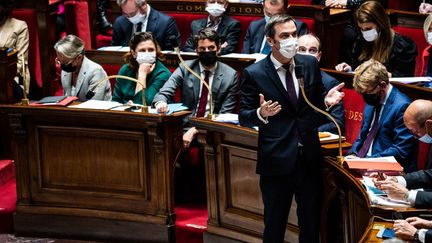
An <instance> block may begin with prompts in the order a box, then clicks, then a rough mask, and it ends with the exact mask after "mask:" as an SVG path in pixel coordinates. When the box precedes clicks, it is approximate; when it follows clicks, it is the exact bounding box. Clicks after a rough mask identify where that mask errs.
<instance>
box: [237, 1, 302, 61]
mask: <svg viewBox="0 0 432 243" xmlns="http://www.w3.org/2000/svg"><path fill="white" fill-rule="evenodd" d="M262 4H263V10H264V18H262V19H260V20H254V21H252V22H251V23H250V25H249V27H248V29H247V32H246V36H245V38H244V40H243V50H242V53H246V54H252V53H262V54H266V55H267V54H269V53H270V51H271V47H270V45H269V44H268V42H267V38H266V36H265V33H264V32H265V31H264V29H265V25H266V23H267V22H268V20H269V19H270V18H271V17H272V16H274V15H277V14H284V13H286V11H287V9H288V0H265V1H264V2H263V3H262ZM294 21H295V25H296V28H297V35H304V34H306V33H307V32H308V29H307V26H306V24H305V23H303V22H302V21H300V20H294Z"/></svg>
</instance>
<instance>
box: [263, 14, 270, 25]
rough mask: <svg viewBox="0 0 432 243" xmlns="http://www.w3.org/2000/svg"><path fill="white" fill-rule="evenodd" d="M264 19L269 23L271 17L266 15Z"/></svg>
mask: <svg viewBox="0 0 432 243" xmlns="http://www.w3.org/2000/svg"><path fill="white" fill-rule="evenodd" d="M264 19H265V22H266V23H268V21H269V20H270V16H268V15H267V14H265V13H264Z"/></svg>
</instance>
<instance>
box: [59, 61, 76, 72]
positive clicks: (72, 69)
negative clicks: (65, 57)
mask: <svg viewBox="0 0 432 243" xmlns="http://www.w3.org/2000/svg"><path fill="white" fill-rule="evenodd" d="M77 68H78V67H77V66H73V65H72V63H69V64H63V63H62V64H61V69H62V70H63V71H65V72H67V73H73V72H75V71H76V70H77Z"/></svg>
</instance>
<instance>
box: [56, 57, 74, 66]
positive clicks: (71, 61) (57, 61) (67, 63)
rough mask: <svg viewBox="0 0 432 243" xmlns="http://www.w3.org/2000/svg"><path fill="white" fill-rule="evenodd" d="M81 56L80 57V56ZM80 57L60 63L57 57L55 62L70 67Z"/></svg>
mask: <svg viewBox="0 0 432 243" xmlns="http://www.w3.org/2000/svg"><path fill="white" fill-rule="evenodd" d="M78 56H79V55H78ZM78 56H76V57H74V58H73V59H72V60H70V61H69V62H66V63H65V62H62V61H60V60H59V59H58V57H56V59H55V62H56V63H57V64H58V65H62V64H63V65H69V64H71V63H73V62H74V61H75V60H76V59H77V57H78Z"/></svg>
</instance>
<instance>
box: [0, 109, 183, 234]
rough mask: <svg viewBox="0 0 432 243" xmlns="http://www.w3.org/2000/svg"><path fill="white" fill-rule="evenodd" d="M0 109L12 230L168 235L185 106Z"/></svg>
mask: <svg viewBox="0 0 432 243" xmlns="http://www.w3.org/2000/svg"><path fill="white" fill-rule="evenodd" d="M0 112H4V113H6V114H7V115H8V117H9V125H10V129H11V131H12V133H13V140H12V145H13V146H12V147H13V154H14V160H15V163H16V171H17V211H16V217H15V222H14V223H15V231H16V232H17V233H19V234H44V235H45V236H46V235H47V234H48V235H49V234H52V235H55V236H61V237H78V238H89V239H90V238H91V239H103V240H108V241H124V240H133V241H161V242H168V241H171V242H172V241H175V235H174V233H175V229H174V225H175V213H174V197H173V172H174V166H173V165H174V160H175V154H177V152H178V151H179V149H180V147H181V145H182V134H183V128H182V118H183V117H184V116H186V115H188V114H189V112H180V113H176V114H173V115H170V116H164V115H154V114H153V115H152V114H146V113H134V112H116V111H98V110H81V109H71V108H63V107H29V106H27V107H26V106H14V105H3V106H0ZM64 222H68V226H67V227H64ZM130 230H132V231H133V230H136V231H139V232H137V233H136V234H130Z"/></svg>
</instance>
